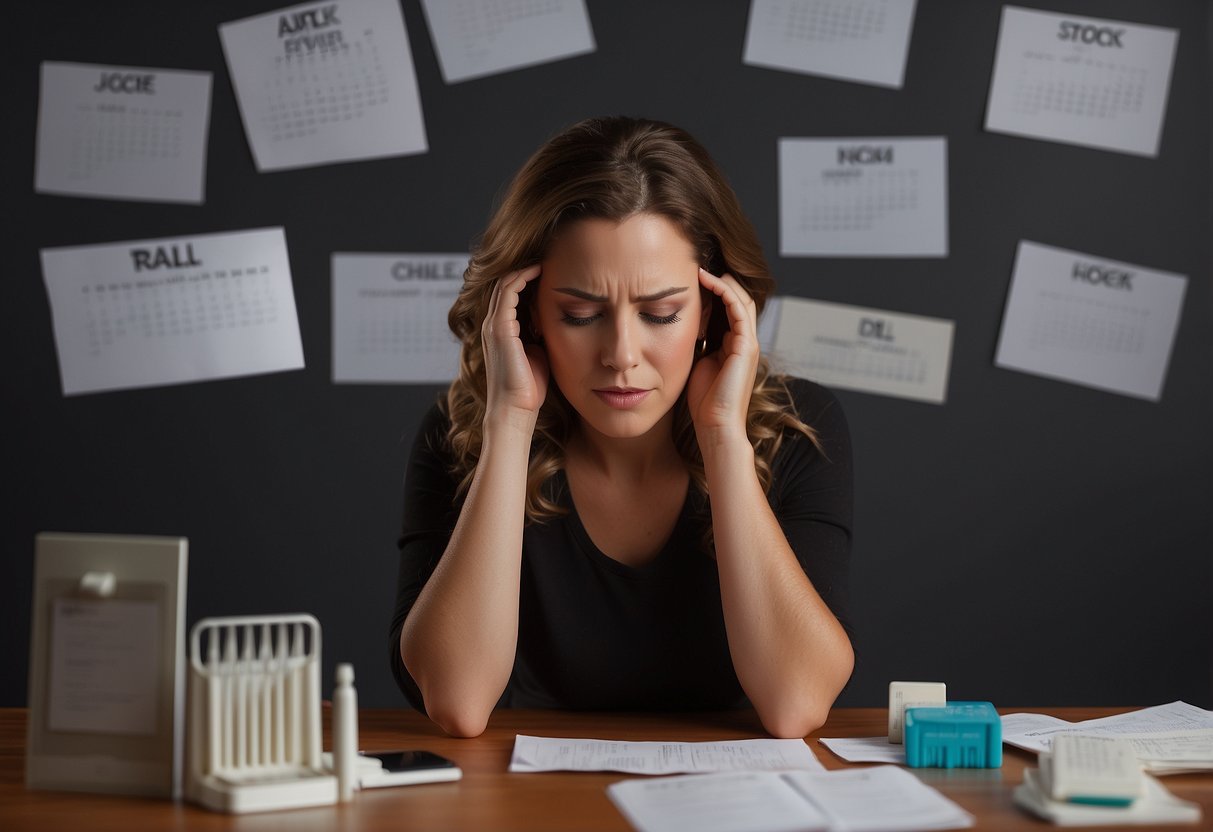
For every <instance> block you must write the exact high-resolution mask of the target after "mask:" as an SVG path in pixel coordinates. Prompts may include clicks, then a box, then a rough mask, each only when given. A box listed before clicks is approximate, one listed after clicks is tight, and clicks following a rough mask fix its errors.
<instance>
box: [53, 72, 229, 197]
mask: <svg viewBox="0 0 1213 832" xmlns="http://www.w3.org/2000/svg"><path fill="white" fill-rule="evenodd" d="M210 108H211V74H210V73H209V72H187V71H184V70H177V69H148V68H145V67H124V66H103V65H100V64H77V63H60V62H58V61H43V62H42V83H41V87H40V91H39V98H38V140H37V151H36V157H37V158H36V160H35V165H34V168H35V173H34V190H36V191H37V192H39V193H49V194H70V195H73V196H91V197H103V198H109V199H134V200H148V201H153V202H156V201H160V202H193V203H201V202H202V201H203V191H204V183H205V179H206V139H207V130H208V128H209V124H210Z"/></svg>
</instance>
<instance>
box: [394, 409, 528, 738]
mask: <svg viewBox="0 0 1213 832" xmlns="http://www.w3.org/2000/svg"><path fill="white" fill-rule="evenodd" d="M529 452H530V436H529V433H526V432H525V431H519V430H511V429H502V430H499V431H493V430H491V429H488V428H486V433H485V439H484V445H483V448H482V452H481V456H480V461H479V464H478V465H477V468H476V473H475V475H474V478H473V480H472V484H471V486H470V488H469V490H468V495H467V498H466V500H465V501H464V505H463V509H462V511H461V513H460V515H459V521H458V523H457V524H456V526H455V530H454V532H453V533H452V535H451V540H450V542H449V544H448V545H447V548H446V551H445V552H444V554H443V556H442V559H441V560H440V561H439V563H438V566H437V568H435V570H434V573H433V575H432V576H431V577H430V579H429V581H428V582H427V583H426V585H425V588H424V589H423V590H422V592H421V595H420V596H419V597H418V599H417V602H416V604H414V606H413V609H412V610H411V611H410V612H409V615H408V618H406V619H405V622H404V627H403V629H402V631H401V638H400V654H401V658H402V659H403V661H404V664H405V667H406V668H407V669H408V671H409V673H410V675H412V677H413V679H414V680H415V681H416V682H417V685H418V687H419V688H420V690H421V694H422V697H423V698H424V700H425V705H426V710H427V712H428V714H429V716H430V718H431V719H433V720H434V721H435V722H436V723H438V724H439V725H440V726H441V727H442V728H443V729H445V730H446V731H447V732H449V733H452V734H457V735H463V736H475V735H476V734H479V733H480V732H481V731H483V730H484V725H485V723H486V722H487V720H488V716H489V714H490V713H491V712H492V709H493V706H494V705H495V704H496V703H497V700H498V699H499V698H500V696H501V693H502V691H503V690H504V689H505V686H506V683H507V682H508V681H509V677H510V673H511V671H512V669H513V664H514V654H515V650H516V647H517V641H518V591H519V574H520V570H521V560H522V555H521V553H522V528H523V521H524V501H525V494H526V473H527V460H528V456H529Z"/></svg>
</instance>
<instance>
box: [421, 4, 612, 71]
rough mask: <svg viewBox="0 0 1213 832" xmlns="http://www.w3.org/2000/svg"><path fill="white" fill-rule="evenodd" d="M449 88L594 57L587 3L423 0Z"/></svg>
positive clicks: (422, 6)
mask: <svg viewBox="0 0 1213 832" xmlns="http://www.w3.org/2000/svg"><path fill="white" fill-rule="evenodd" d="M421 8H422V10H423V11H424V12H425V19H426V22H427V23H428V24H429V27H430V32H431V33H432V34H433V36H434V50H435V51H436V52H437V53H438V65H439V67H440V68H441V69H442V78H443V80H444V81H446V82H447V83H448V84H454V83H455V82H457V81H467V80H469V79H471V78H480V77H483V76H485V75H492V74H494V73H498V72H506V71H508V70H511V69H520V68H521V67H525V66H534V65H536V64H544V63H548V62H549V61H556V60H560V59H562V58H571V57H573V56H574V55H584V54H586V53H587V52H593V51H594V33H593V32H592V31H591V29H590V16H589V14H588V13H587V12H586V8H585V0H421Z"/></svg>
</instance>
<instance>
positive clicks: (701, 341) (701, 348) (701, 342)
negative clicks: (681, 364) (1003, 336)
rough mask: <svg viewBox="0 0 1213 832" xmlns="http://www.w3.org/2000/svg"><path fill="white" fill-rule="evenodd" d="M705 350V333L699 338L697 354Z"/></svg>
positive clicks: (706, 348) (706, 343) (701, 353)
mask: <svg viewBox="0 0 1213 832" xmlns="http://www.w3.org/2000/svg"><path fill="white" fill-rule="evenodd" d="M707 351H708V338H707V336H706V335H705V336H703V337H702V338H700V339H699V350H698V352H697V354H698V355H701V356H702V355H703V354H704V353H705V352H707Z"/></svg>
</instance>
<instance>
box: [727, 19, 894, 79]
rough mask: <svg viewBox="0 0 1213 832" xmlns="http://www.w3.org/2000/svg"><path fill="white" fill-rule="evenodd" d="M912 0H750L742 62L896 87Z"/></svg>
mask: <svg viewBox="0 0 1213 832" xmlns="http://www.w3.org/2000/svg"><path fill="white" fill-rule="evenodd" d="M914 3H915V0H751V2H750V17H749V24H748V25H747V26H746V39H745V52H744V53H743V55H742V61H743V62H744V63H747V64H750V65H752V66H764V67H770V68H772V69H786V70H791V71H793V72H804V73H807V74H809V75H824V76H826V77H827V78H841V79H843V80H846V81H860V82H862V83H866V84H876V85H878V86H882V87H893V88H896V89H900V88H901V86H902V81H903V79H904V77H905V69H906V55H907V54H908V52H909V49H910V30H911V28H912V27H913V24H914Z"/></svg>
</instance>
